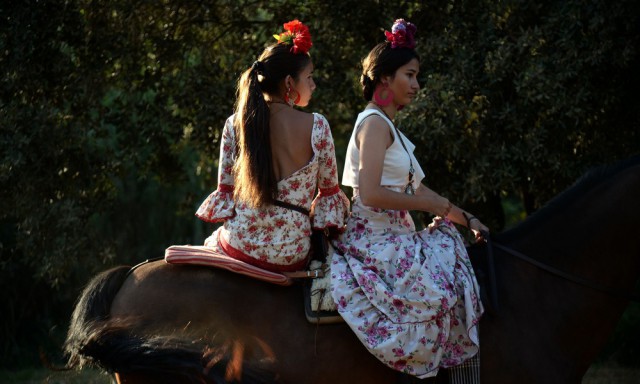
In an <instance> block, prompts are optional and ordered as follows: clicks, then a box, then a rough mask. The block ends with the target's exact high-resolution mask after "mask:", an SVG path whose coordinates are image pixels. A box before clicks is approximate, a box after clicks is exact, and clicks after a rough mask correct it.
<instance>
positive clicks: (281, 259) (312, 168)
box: [196, 113, 349, 272]
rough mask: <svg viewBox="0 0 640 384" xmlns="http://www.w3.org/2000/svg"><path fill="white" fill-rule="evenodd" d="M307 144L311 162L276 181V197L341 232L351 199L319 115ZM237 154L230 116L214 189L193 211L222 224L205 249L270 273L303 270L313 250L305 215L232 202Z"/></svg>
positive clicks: (315, 223) (328, 131)
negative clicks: (216, 184) (342, 181)
mask: <svg viewBox="0 0 640 384" xmlns="http://www.w3.org/2000/svg"><path fill="white" fill-rule="evenodd" d="M311 146H312V148H313V152H314V156H313V158H312V159H311V161H310V162H309V163H308V164H307V165H305V166H304V167H302V168H300V169H298V170H297V171H296V172H294V173H293V174H291V175H290V176H288V177H286V178H285V179H283V180H280V181H279V182H278V193H277V196H276V199H277V200H280V201H284V202H286V203H289V204H293V205H297V206H299V207H302V208H305V209H307V210H310V211H311V212H312V217H313V227H314V228H317V229H324V228H327V227H332V226H335V227H338V228H342V227H343V226H344V220H345V218H346V216H347V215H348V213H349V199H348V198H347V197H346V195H345V194H344V193H343V192H342V190H340V187H339V185H338V173H337V168H336V167H337V166H336V158H335V148H334V144H333V137H332V135H331V129H330V127H329V123H328V122H327V120H326V119H325V118H324V116H322V115H320V114H315V113H314V119H313V130H312V133H311ZM235 151H236V138H235V131H234V128H233V116H231V117H229V118H228V119H227V122H226V123H225V126H224V130H223V133H222V143H221V145H220V161H219V164H218V187H217V189H216V190H215V191H214V192H213V193H211V194H210V195H209V197H207V199H206V200H205V201H204V202H203V203H202V205H201V206H200V208H199V209H198V211H197V212H196V216H198V217H199V218H200V219H202V220H205V221H208V222H224V225H223V226H221V227H220V228H218V229H217V230H216V231H215V232H213V234H212V235H211V236H209V237H208V238H207V239H206V240H205V244H204V245H205V246H209V247H212V248H213V249H214V251H216V252H219V253H222V254H224V255H227V256H230V257H233V258H235V259H239V260H242V261H245V262H247V263H249V264H252V265H255V266H258V267H261V268H263V269H267V270H270V271H274V272H285V271H297V270H302V269H304V268H305V267H306V264H307V263H308V261H309V258H308V256H309V249H310V247H311V245H310V238H309V237H310V235H311V225H312V224H311V221H310V220H309V216H307V215H305V214H303V213H301V212H298V211H295V210H292V209H289V208H284V207H280V206H269V207H265V208H261V209H254V208H249V207H247V206H246V205H245V204H244V203H236V202H235V201H234V199H233V184H234V178H233V165H234V162H235V158H236V152H235Z"/></svg>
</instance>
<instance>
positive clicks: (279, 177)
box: [196, 20, 349, 272]
mask: <svg viewBox="0 0 640 384" xmlns="http://www.w3.org/2000/svg"><path fill="white" fill-rule="evenodd" d="M284 28H285V32H283V33H281V34H280V35H277V37H276V38H277V39H278V43H276V44H274V45H271V46H269V47H267V48H266V49H265V50H264V52H263V53H262V54H261V55H260V57H259V58H258V60H257V61H255V62H254V63H253V65H252V66H251V68H249V69H248V70H246V71H245V72H244V74H243V75H242V77H241V78H240V81H239V82H238V100H237V103H236V111H235V114H234V115H232V116H231V117H229V119H227V122H226V124H225V126H224V130H223V132H222V142H221V145H220V162H219V164H218V187H217V189H216V191H214V192H213V193H211V195H209V197H208V198H207V199H206V200H205V201H204V202H203V203H202V205H201V206H200V208H199V209H198V211H197V213H196V215H197V216H198V217H199V218H201V219H202V220H205V221H209V222H224V225H223V226H222V227H220V228H218V229H217V230H216V231H215V232H214V233H213V234H212V235H211V236H210V237H209V238H207V239H206V240H205V246H209V247H212V248H213V250H214V251H216V252H219V253H221V254H223V255H226V256H230V257H233V258H235V259H239V260H242V261H245V262H247V263H249V264H252V265H255V266H258V267H261V268H263V269H267V270H270V271H274V272H291V271H298V270H303V269H305V268H306V266H307V263H308V262H309V250H310V248H311V246H310V236H311V227H312V225H313V227H314V228H317V229H327V228H338V229H342V228H343V225H344V219H345V218H346V216H347V214H348V212H349V199H348V198H347V197H346V196H345V195H344V193H343V192H342V191H341V190H340V186H339V185H338V173H337V168H336V159H335V148H334V144H333V138H332V135H331V129H330V127H329V123H328V122H327V120H326V119H325V118H324V116H322V115H320V114H317V113H306V112H302V111H299V110H296V109H294V108H293V106H294V105H298V106H302V107H304V106H306V105H307V104H308V103H309V100H310V99H311V95H312V93H313V91H314V90H315V88H316V85H315V83H314V81H313V63H312V62H311V58H310V56H309V54H308V51H309V48H310V47H311V35H310V34H309V29H308V28H307V26H305V25H304V24H302V23H301V22H299V21H298V20H293V21H290V22H288V23H286V24H284ZM292 206H293V207H295V208H296V209H292V208H291V207H292ZM304 211H307V213H308V212H309V211H311V214H312V216H313V223H311V221H310V219H309V216H308V214H305V213H304Z"/></svg>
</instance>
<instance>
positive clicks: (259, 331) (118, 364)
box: [64, 157, 640, 384]
mask: <svg viewBox="0 0 640 384" xmlns="http://www.w3.org/2000/svg"><path fill="white" fill-rule="evenodd" d="M638 196H640V157H634V158H632V159H629V160H627V161H624V162H621V163H619V164H617V165H616V166H605V167H601V168H597V169H595V170H592V171H590V172H588V173H587V174H585V176H583V177H582V178H581V179H579V180H578V181H577V182H576V183H574V185H573V186H572V187H570V188H568V189H567V190H566V191H564V192H563V193H561V194H560V195H558V196H556V197H555V198H554V199H552V200H551V201H550V202H549V203H547V204H546V205H545V206H544V207H543V208H542V209H540V210H539V211H538V212H536V213H534V214H532V215H531V216H529V217H528V218H527V219H525V220H524V221H523V222H522V223H521V224H519V225H517V226H516V227H514V228H513V229H510V230H507V231H505V232H502V233H499V234H493V235H491V241H490V243H493V245H492V246H490V245H474V246H471V247H469V248H468V251H469V253H470V256H471V258H472V262H473V264H474V268H476V269H477V271H478V276H479V279H480V280H482V286H483V288H482V289H483V292H490V291H491V292H493V293H494V294H493V295H492V296H493V297H494V300H493V305H488V308H487V312H486V313H485V315H484V316H483V317H482V319H481V322H480V340H481V356H480V363H481V381H483V382H485V383H492V384H496V383H497V384H500V383H514V382H517V383H522V384H527V383H532V384H537V383H545V384H548V383H580V382H581V379H582V377H583V376H584V374H585V372H586V371H587V369H588V368H589V366H590V364H591V363H592V362H593V360H594V359H595V358H596V356H597V355H598V353H599V351H600V350H601V349H602V348H603V346H604V344H605V343H606V342H607V340H608V337H609V336H610V334H611V332H612V331H613V329H614V327H615V325H616V323H617V322H618V320H619V318H620V317H621V315H622V313H623V311H624V310H625V308H626V306H627V305H628V303H629V298H628V297H627V296H626V295H625V294H624V293H628V292H631V291H633V289H634V288H635V286H636V284H637V282H638V278H639V277H640V237H639V236H638V235H639V233H638V229H637V228H638V226H637V225H638V222H639V218H640V202H639V199H638ZM490 247H491V248H490ZM514 255H526V256H527V257H530V258H531V259H532V260H534V262H529V261H525V260H523V259H522V258H519V257H514ZM488 256H491V257H488ZM489 260H493V263H492V264H491V265H489V264H488V261H489ZM540 266H549V267H551V268H553V269H556V270H559V271H562V273H552V272H550V270H551V269H550V268H541V267H540ZM487 268H489V269H487ZM487 270H488V271H490V272H491V273H490V274H487V273H485V271H487ZM488 275H491V276H492V277H494V279H493V280H495V281H494V282H493V284H495V285H490V286H489V288H487V287H486V286H485V283H486V282H487V281H488V280H490V279H486V278H483V277H481V276H488ZM567 275H568V276H576V277H578V278H577V279H570V278H566V276H567ZM485 280H487V281H485ZM576 281H577V282H576ZM581 281H586V282H587V284H581V283H580V282H581ZM588 282H592V283H593V284H591V285H589V284H588ZM599 287H606V288H607V290H601V289H598V288H599ZM610 291H613V293H622V294H621V295H612V292H610ZM302 302H303V296H302V289H301V287H300V286H296V285H294V286H288V287H283V286H278V285H274V284H270V283H266V282H261V281H257V280H254V279H251V278H248V277H245V276H242V275H238V274H235V273H232V272H228V271H225V270H220V269H213V268H203V267H197V266H185V265H170V264H167V263H165V262H163V261H156V262H150V263H145V264H144V265H141V266H140V267H139V268H136V269H135V270H133V271H131V270H130V268H129V267H125V266H119V267H115V268H112V269H110V270H108V271H104V272H102V273H100V274H99V275H97V276H96V277H94V278H93V279H92V280H91V281H90V282H89V284H88V285H87V286H86V287H85V289H84V291H83V292H82V294H81V295H80V297H79V299H78V302H77V304H76V307H75V309H74V313H73V315H72V321H71V323H70V327H69V331H68V336H67V339H66V341H65V346H64V348H65V351H66V353H67V354H68V356H69V360H68V363H67V364H68V367H70V368H78V367H82V366H86V365H95V366H98V367H101V368H102V369H105V370H107V371H109V372H112V373H114V374H115V375H116V378H117V380H118V382H119V383H307V384H317V383H335V384H340V383H351V384H352V383H369V384H377V383H385V384H386V383H397V382H431V381H433V380H434V379H428V380H424V381H419V380H417V379H415V378H411V379H407V378H406V377H399V375H398V374H397V373H396V372H395V371H393V370H392V369H390V368H387V367H386V366H384V365H383V364H382V363H381V362H379V361H378V360H377V359H376V358H375V357H374V356H373V355H372V354H370V353H369V352H368V351H367V350H366V349H365V348H364V346H363V345H362V344H361V343H360V342H359V341H358V339H357V338H356V337H355V335H354V334H353V332H351V330H350V329H349V327H348V326H347V325H346V324H344V323H340V324H328V325H317V324H316V325H314V324H311V323H309V322H308V321H307V319H306V317H305V315H304V310H303V308H302ZM438 377H441V375H440V374H439V375H438ZM438 377H436V378H435V380H436V382H438V381H437V380H439V379H438Z"/></svg>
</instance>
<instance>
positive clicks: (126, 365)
mask: <svg viewBox="0 0 640 384" xmlns="http://www.w3.org/2000/svg"><path fill="white" fill-rule="evenodd" d="M128 271H129V267H116V268H113V269H111V270H108V271H105V272H102V273H100V274H99V275H97V276H96V277H95V278H93V279H92V280H91V281H90V282H89V284H87V286H86V287H85V289H84V290H83V292H82V294H81V295H80V297H79V299H78V302H77V304H76V307H75V309H74V311H73V315H72V318H71V324H70V326H69V331H68V333H67V339H66V341H65V345H64V350H65V353H66V354H67V355H68V362H67V368H69V369H74V368H77V369H80V368H83V367H85V366H95V367H99V368H101V369H103V370H105V371H108V372H111V373H116V372H117V373H118V374H119V375H120V376H124V377H126V376H128V375H131V376H132V377H144V378H145V380H143V381H142V382H153V383H157V384H163V383H167V384H169V383H198V384H207V383H216V384H218V383H239V382H241V383H251V384H272V383H278V382H279V380H278V377H277V375H276V374H274V373H273V372H272V371H270V370H269V364H268V363H267V364H266V366H265V364H264V362H258V363H255V362H253V363H250V362H247V361H241V362H239V361H234V360H236V359H234V356H233V348H232V346H233V345H232V344H230V343H224V342H215V340H208V342H207V341H205V340H202V339H200V340H196V341H194V340H191V339H186V338H185V337H176V336H165V335H145V334H135V333H133V332H132V331H131V329H132V325H133V324H131V322H133V321H134V320H133V319H131V321H129V320H126V319H117V321H110V319H109V315H110V308H111V303H112V302H113V299H114V297H115V296H116V294H117V293H118V291H119V290H120V287H121V286H122V283H123V282H124V280H125V279H126V278H127V272H128ZM230 345H231V347H230ZM135 381H136V382H137V381H139V380H135Z"/></svg>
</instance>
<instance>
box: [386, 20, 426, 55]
mask: <svg viewBox="0 0 640 384" xmlns="http://www.w3.org/2000/svg"><path fill="white" fill-rule="evenodd" d="M417 30H418V28H417V27H416V26H415V24H413V23H410V22H408V21H405V19H398V20H396V21H395V22H394V23H393V27H391V32H389V31H384V34H385V36H387V41H388V42H390V43H391V48H409V49H414V48H415V47H416V40H415V38H414V35H415V34H416V31H417Z"/></svg>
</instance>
